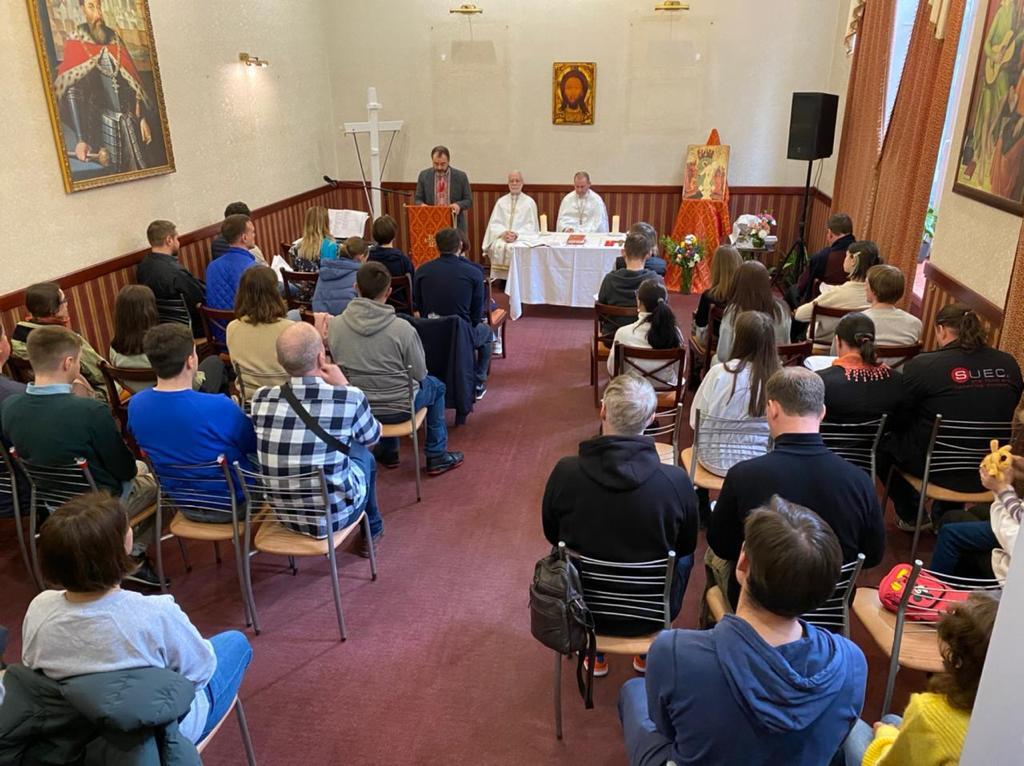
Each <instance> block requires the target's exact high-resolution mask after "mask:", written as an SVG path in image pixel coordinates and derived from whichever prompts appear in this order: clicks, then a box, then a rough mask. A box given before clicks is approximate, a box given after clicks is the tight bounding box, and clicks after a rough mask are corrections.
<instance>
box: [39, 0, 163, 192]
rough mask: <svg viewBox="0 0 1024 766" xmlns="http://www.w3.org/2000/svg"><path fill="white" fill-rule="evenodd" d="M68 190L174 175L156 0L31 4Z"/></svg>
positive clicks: (47, 0)
mask: <svg viewBox="0 0 1024 766" xmlns="http://www.w3.org/2000/svg"><path fill="white" fill-rule="evenodd" d="M27 1H28V8H29V17H30V19H31V21H32V31H33V33H34V36H35V43H36V53H37V55H38V57H39V68H40V70H41V72H42V76H43V87H44V90H45V91H46V100H47V104H48V106H49V109H50V122H51V124H52V126H53V136H54V139H55V140H56V143H57V155H58V160H59V162H60V167H61V173H62V175H63V177H64V189H65V191H67V192H77V191H83V190H84V189H93V188H96V187H98V186H108V185H110V184H116V183H121V182H123V181H134V180H136V179H139V178H146V177H148V176H154V175H161V174H163V173H173V172H174V154H173V152H172V150H171V136H170V131H169V130H168V127H167V112H166V110H165V108H164V96H163V89H162V88H161V85H160V68H159V66H158V64H157V59H156V43H155V42H154V40H153V25H152V21H151V20H150V16H149V0H27Z"/></svg>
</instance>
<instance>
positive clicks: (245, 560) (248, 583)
mask: <svg viewBox="0 0 1024 766" xmlns="http://www.w3.org/2000/svg"><path fill="white" fill-rule="evenodd" d="M242 571H243V572H244V573H245V594H244V595H245V598H247V599H249V615H250V616H251V617H252V630H253V633H255V634H256V635H257V636H258V635H259V634H260V621H259V618H257V616H256V594H255V593H254V592H253V589H252V559H251V557H250V556H247V555H245V554H242Z"/></svg>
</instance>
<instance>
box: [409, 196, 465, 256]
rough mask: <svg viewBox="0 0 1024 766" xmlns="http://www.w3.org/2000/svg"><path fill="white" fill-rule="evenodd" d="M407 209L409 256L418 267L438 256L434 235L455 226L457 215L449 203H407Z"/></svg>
mask: <svg viewBox="0 0 1024 766" xmlns="http://www.w3.org/2000/svg"><path fill="white" fill-rule="evenodd" d="M405 211H406V216H407V218H408V219H409V257H410V258H411V259H412V265H413V266H415V267H416V268H417V269H418V268H419V267H420V266H422V265H423V264H424V263H426V262H427V261H432V260H434V259H435V258H437V256H438V255H439V253H438V252H437V245H436V244H435V243H434V235H435V234H437V232H439V231H441V229H447V228H449V227H454V226H455V223H454V220H455V216H454V214H453V213H452V209H451V208H450V207H448V206H447V205H406V206H405Z"/></svg>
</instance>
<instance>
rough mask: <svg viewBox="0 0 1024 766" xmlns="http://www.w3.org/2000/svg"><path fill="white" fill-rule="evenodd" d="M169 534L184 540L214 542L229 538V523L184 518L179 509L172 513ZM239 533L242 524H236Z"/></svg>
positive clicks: (230, 537) (230, 536)
mask: <svg viewBox="0 0 1024 766" xmlns="http://www.w3.org/2000/svg"><path fill="white" fill-rule="evenodd" d="M170 529H171V534H172V535H174V536H175V537H183V538H185V539H186V540H201V541H203V542H209V543H215V542H220V541H222V540H231V539H232V535H231V523H230V522H228V523H226V524H218V523H217V522H215V521H192V519H189V518H186V517H185V516H184V514H182V513H181V512H180V511H179V512H178V513H176V514H174V518H173V519H171V526H170ZM238 529H239V533H240V534H241V530H242V524H241V523H239V524H238Z"/></svg>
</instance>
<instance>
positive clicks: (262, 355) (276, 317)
mask: <svg viewBox="0 0 1024 766" xmlns="http://www.w3.org/2000/svg"><path fill="white" fill-rule="evenodd" d="M287 313H288V306H287V304H285V302H284V298H282V297H281V292H280V290H279V288H278V282H277V274H275V273H274V270H273V269H270V268H267V267H266V266H253V267H252V268H249V269H246V270H245V271H244V272H243V273H242V279H241V281H240V282H239V283H238V292H237V293H235V317H236V318H235V319H233V320H232V321H231V322H230V323H229V324H228V328H227V342H228V353H229V354H230V355H231V361H232V362H233V363H234V364H235V369H236V371H237V372H238V374H239V377H241V378H243V381H242V388H243V390H244V391H245V397H246V399H251V398H252V395H253V394H254V393H255V392H256V389H257V388H259V387H260V386H276V385H280V384H282V383H284V382H286V381H287V380H288V375H287V374H286V373H285V371H284V368H283V367H282V366H281V364H280V363H279V362H278V361H277V339H278V338H279V337H280V335H281V333H283V332H284V331H285V330H286V329H287V328H288V327H290V326H291V325H292V323H293V322H292V320H291V319H288V318H287V316H286V315H287ZM251 375H254V376H255V377H251V378H250V376H251Z"/></svg>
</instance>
